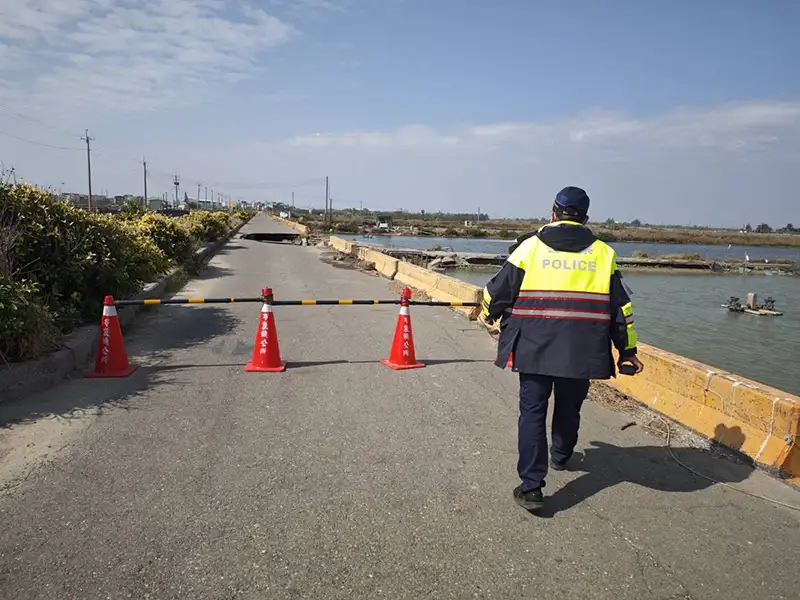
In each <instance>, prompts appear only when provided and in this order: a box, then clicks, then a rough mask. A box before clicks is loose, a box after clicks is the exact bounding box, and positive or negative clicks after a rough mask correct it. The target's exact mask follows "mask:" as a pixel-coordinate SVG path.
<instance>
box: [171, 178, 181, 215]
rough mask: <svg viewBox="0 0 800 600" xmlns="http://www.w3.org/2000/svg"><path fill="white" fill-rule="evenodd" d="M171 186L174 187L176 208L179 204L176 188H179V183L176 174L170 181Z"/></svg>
mask: <svg viewBox="0 0 800 600" xmlns="http://www.w3.org/2000/svg"><path fill="white" fill-rule="evenodd" d="M172 185H174V186H175V208H178V204H179V203H180V200H179V198H178V188H179V187H180V185H181V182H180V180H178V174H177V173H175V179H173V180H172Z"/></svg>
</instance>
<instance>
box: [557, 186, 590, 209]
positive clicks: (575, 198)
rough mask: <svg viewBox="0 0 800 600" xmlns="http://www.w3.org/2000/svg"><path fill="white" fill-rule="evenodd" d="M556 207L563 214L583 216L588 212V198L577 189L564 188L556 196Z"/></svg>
mask: <svg viewBox="0 0 800 600" xmlns="http://www.w3.org/2000/svg"><path fill="white" fill-rule="evenodd" d="M556 205H558V207H559V208H560V209H562V210H564V212H567V213H578V214H581V215H585V214H586V213H588V212H589V196H588V195H586V191H585V190H582V189H581V188H579V187H573V186H569V187H565V188H564V189H563V190H561V191H560V192H558V194H556Z"/></svg>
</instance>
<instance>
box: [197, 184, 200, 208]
mask: <svg viewBox="0 0 800 600" xmlns="http://www.w3.org/2000/svg"><path fill="white" fill-rule="evenodd" d="M197 204H198V205H199V204H200V184H199V183H198V184H197Z"/></svg>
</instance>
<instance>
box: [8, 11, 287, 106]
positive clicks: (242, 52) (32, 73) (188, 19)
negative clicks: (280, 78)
mask: <svg viewBox="0 0 800 600" xmlns="http://www.w3.org/2000/svg"><path fill="white" fill-rule="evenodd" d="M297 34H298V32H297V31H296V30H295V29H294V28H293V27H291V26H290V25H288V24H286V23H284V22H282V21H281V20H279V19H277V18H276V17H274V16H271V15H269V14H268V13H267V12H265V11H264V10H262V9H260V8H257V4H256V3H255V2H253V3H247V2H227V1H224V0H146V1H145V0H141V1H133V0H59V1H58V2H52V1H50V0H5V1H4V2H3V4H2V7H1V8H0V59H3V60H0V81H4V83H3V84H0V102H3V103H5V104H7V105H8V104H11V105H14V106H17V107H19V106H22V105H24V106H25V107H26V108H28V109H38V110H40V111H42V112H48V109H54V107H57V110H58V111H59V112H62V113H63V112H65V111H66V112H69V111H70V110H71V109H72V110H77V109H80V110H81V111H82V112H84V113H89V114H96V112H97V111H107V110H113V111H119V112H131V111H139V110H147V109H152V108H160V107H164V106H175V105H182V104H187V103H192V102H196V101H198V100H199V96H198V93H197V90H198V85H199V84H205V85H207V86H208V87H211V86H212V85H213V84H216V83H219V82H232V81H238V80H241V79H243V78H246V77H248V76H250V75H252V74H253V73H254V72H256V70H257V57H258V56H259V54H260V53H261V52H264V51H266V50H269V49H270V48H274V47H276V46H279V45H281V44H284V43H286V42H288V41H290V40H292V39H293V38H294V37H296V36H297ZM20 63H24V64H25V65H26V67H27V68H26V71H25V72H26V73H27V76H24V77H23V76H22V74H21V71H20V69H19V68H16V66H17V65H18V64H20Z"/></svg>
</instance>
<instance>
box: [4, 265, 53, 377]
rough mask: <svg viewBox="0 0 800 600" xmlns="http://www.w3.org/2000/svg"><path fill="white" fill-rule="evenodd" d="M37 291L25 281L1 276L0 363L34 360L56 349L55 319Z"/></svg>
mask: <svg viewBox="0 0 800 600" xmlns="http://www.w3.org/2000/svg"><path fill="white" fill-rule="evenodd" d="M37 291H38V290H37V288H36V286H35V285H34V284H32V283H30V282H28V281H19V282H14V281H9V280H8V279H5V278H3V277H0V360H3V361H9V362H10V361H19V360H26V359H29V358H35V357H37V356H41V355H42V354H44V353H45V352H47V351H48V350H51V349H53V348H54V347H55V345H56V341H57V340H58V331H57V328H56V325H55V319H54V318H53V315H52V313H51V312H50V310H49V309H48V308H47V306H45V305H43V304H42V303H41V302H40V301H39V299H38V298H37V296H36V294H37Z"/></svg>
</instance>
